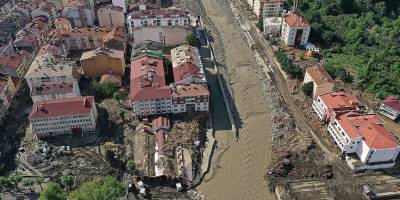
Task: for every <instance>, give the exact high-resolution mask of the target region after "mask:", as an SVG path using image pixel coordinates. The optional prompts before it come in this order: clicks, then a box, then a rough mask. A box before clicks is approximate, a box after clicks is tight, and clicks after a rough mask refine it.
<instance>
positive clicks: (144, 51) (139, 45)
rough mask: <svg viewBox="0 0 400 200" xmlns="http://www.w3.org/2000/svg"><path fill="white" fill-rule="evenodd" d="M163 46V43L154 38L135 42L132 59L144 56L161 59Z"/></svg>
mask: <svg viewBox="0 0 400 200" xmlns="http://www.w3.org/2000/svg"><path fill="white" fill-rule="evenodd" d="M161 48H162V45H161V43H159V42H155V41H152V40H144V41H141V42H135V43H134V44H133V45H132V52H131V60H135V59H137V58H139V57H143V56H149V57H153V58H160V59H161V58H162V56H163V53H162V51H161Z"/></svg>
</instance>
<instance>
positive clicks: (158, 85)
mask: <svg viewBox="0 0 400 200" xmlns="http://www.w3.org/2000/svg"><path fill="white" fill-rule="evenodd" d="M130 85H131V87H130V98H131V99H132V100H144V99H154V98H167V97H169V96H170V95H171V89H170V88H169V87H168V86H166V84H165V74H164V64H163V61H162V60H161V59H157V58H150V57H147V56H145V57H141V58H139V59H136V60H134V61H132V62H131V83H130Z"/></svg>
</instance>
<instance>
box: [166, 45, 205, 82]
mask: <svg viewBox="0 0 400 200" xmlns="http://www.w3.org/2000/svg"><path fill="white" fill-rule="evenodd" d="M171 61H172V70H173V73H174V81H175V83H177V84H179V83H181V84H187V83H199V84H206V83H207V80H206V76H205V72H204V67H203V63H202V62H201V58H200V54H199V50H198V49H197V48H196V47H192V46H189V45H181V46H178V47H176V48H173V49H172V50H171Z"/></svg>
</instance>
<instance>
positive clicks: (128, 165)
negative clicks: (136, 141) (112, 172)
mask: <svg viewBox="0 0 400 200" xmlns="http://www.w3.org/2000/svg"><path fill="white" fill-rule="evenodd" d="M126 170H127V171H128V173H129V174H131V175H133V174H134V173H135V172H136V164H135V161H133V160H128V162H127V163H126Z"/></svg>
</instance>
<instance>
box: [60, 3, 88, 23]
mask: <svg viewBox="0 0 400 200" xmlns="http://www.w3.org/2000/svg"><path fill="white" fill-rule="evenodd" d="M62 16H63V17H66V18H68V19H69V20H70V21H71V22H72V23H73V25H74V27H75V28H81V27H88V26H93V25H94V20H95V15H94V11H93V8H92V7H90V4H89V3H88V2H86V1H84V0H75V1H70V2H69V5H68V6H67V7H64V9H63V11H62Z"/></svg>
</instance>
